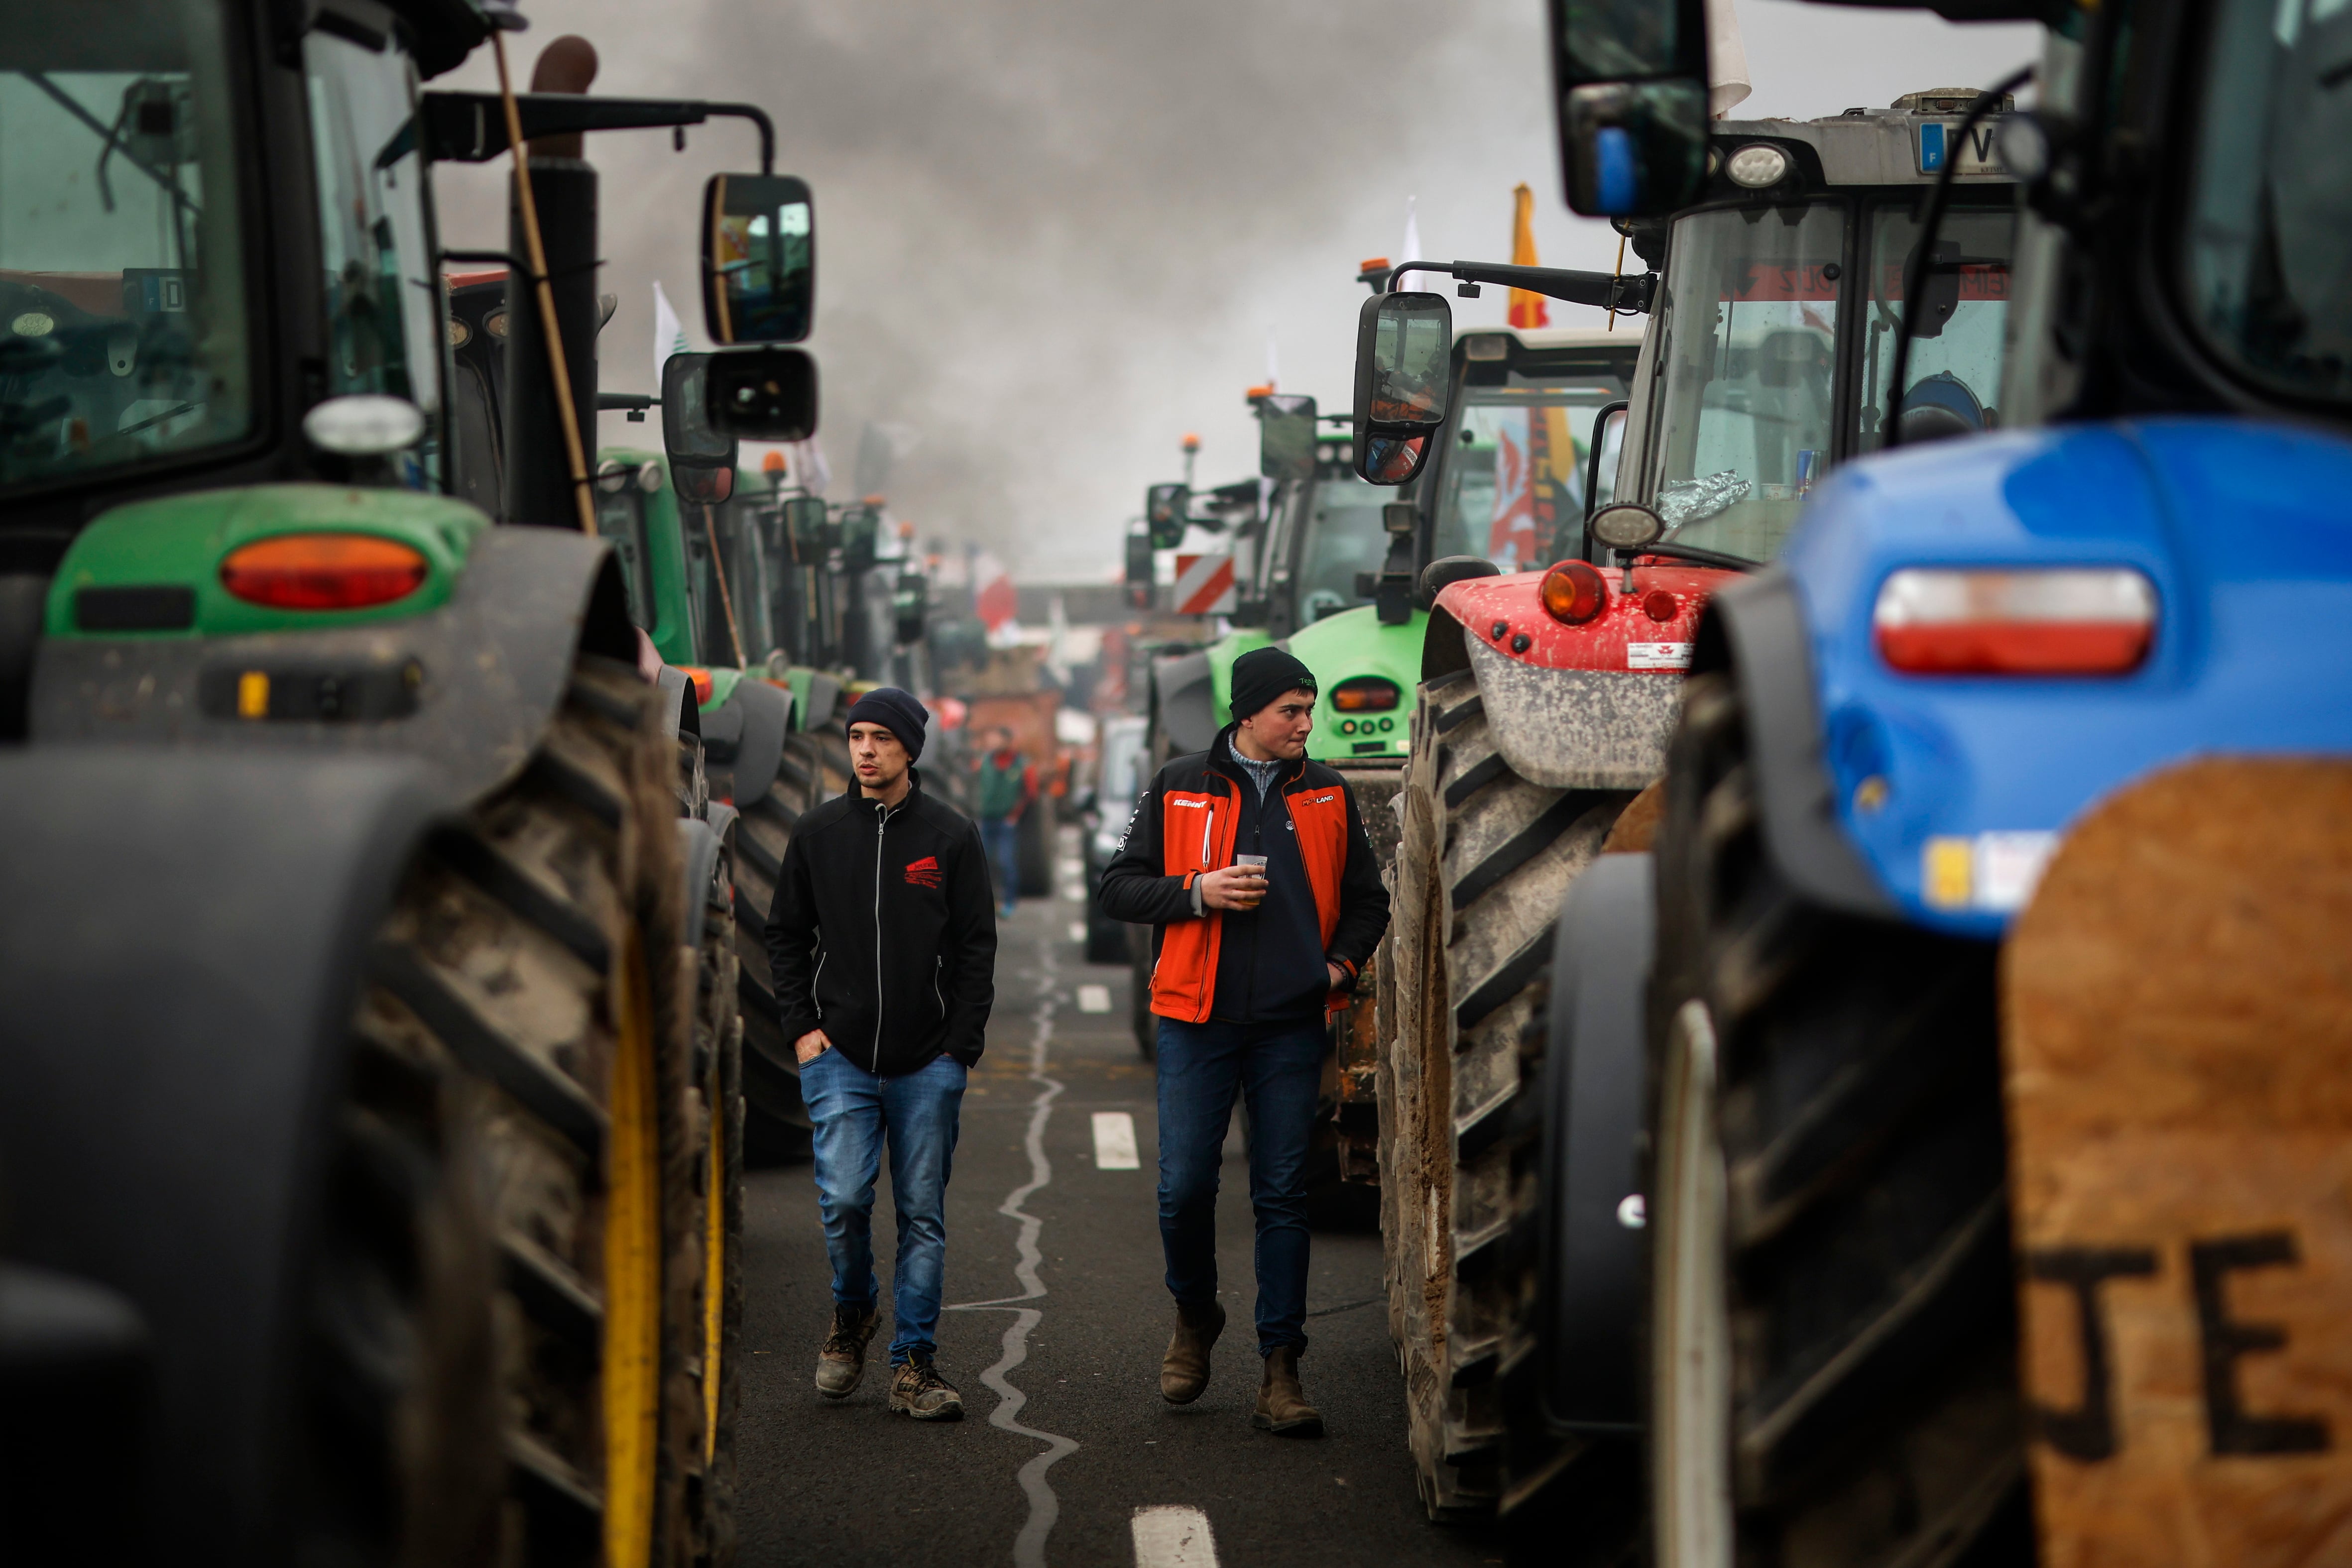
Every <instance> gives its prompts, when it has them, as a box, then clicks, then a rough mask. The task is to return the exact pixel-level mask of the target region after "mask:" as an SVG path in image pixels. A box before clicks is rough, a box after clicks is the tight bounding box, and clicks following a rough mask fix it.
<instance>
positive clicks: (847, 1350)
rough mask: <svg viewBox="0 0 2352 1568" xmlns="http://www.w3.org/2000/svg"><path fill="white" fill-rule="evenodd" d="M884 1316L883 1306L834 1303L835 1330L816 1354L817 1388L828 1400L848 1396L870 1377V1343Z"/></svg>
mask: <svg viewBox="0 0 2352 1568" xmlns="http://www.w3.org/2000/svg"><path fill="white" fill-rule="evenodd" d="M881 1315H882V1312H881V1308H880V1307H879V1306H872V1307H853V1306H851V1305H849V1303H847V1302H846V1301H835V1302H834V1303H833V1332H832V1333H829V1334H827V1335H825V1336H824V1349H823V1350H820V1351H818V1352H817V1353H816V1391H817V1392H818V1393H819V1394H822V1395H824V1396H825V1397H826V1398H827V1399H846V1398H848V1397H849V1396H851V1395H853V1394H855V1393H856V1392H857V1385H859V1384H860V1383H862V1382H864V1381H865V1379H866V1341H868V1340H870V1339H872V1338H873V1337H874V1325H875V1323H876V1322H878V1321H880V1318H881Z"/></svg>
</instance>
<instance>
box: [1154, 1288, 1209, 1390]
mask: <svg viewBox="0 0 2352 1568" xmlns="http://www.w3.org/2000/svg"><path fill="white" fill-rule="evenodd" d="M1224 1332H1225V1309H1224V1308H1223V1307H1221V1306H1219V1305H1218V1304H1217V1303H1216V1302H1214V1301H1211V1302H1209V1303H1208V1304H1207V1305H1206V1306H1201V1307H1188V1306H1185V1305H1184V1304H1183V1303H1182V1302H1181V1301H1180V1302H1178V1303H1177V1306H1176V1335H1175V1337H1174V1338H1173V1339H1171V1340H1170V1341H1169V1342H1168V1354H1166V1355H1164V1356H1162V1357H1160V1398H1162V1399H1165V1400H1166V1401H1168V1403H1169V1404H1171V1405H1190V1404H1191V1403H1192V1401H1193V1400H1195V1399H1198V1398H1199V1397H1201V1390H1202V1389H1204V1388H1206V1387H1208V1386H1209V1347H1210V1346H1211V1345H1213V1344H1214V1343H1217V1336H1218V1335H1219V1334H1221V1333H1224Z"/></svg>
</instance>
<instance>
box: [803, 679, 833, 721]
mask: <svg viewBox="0 0 2352 1568" xmlns="http://www.w3.org/2000/svg"><path fill="white" fill-rule="evenodd" d="M839 706H841V677H840V676H838V675H828V674H825V673H824V671H823V670H819V671H817V672H816V673H815V674H812V675H810V676H809V690H808V712H806V713H805V714H803V715H802V716H801V727H802V728H803V729H814V728H816V727H818V726H820V725H824V724H830V723H832V722H833V712H834V709H835V708H837V707H839Z"/></svg>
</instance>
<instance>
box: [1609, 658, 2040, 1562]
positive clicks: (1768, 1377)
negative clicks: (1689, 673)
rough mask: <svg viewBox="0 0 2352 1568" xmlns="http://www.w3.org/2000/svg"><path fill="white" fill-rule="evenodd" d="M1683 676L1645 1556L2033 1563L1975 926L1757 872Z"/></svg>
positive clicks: (1743, 738)
mask: <svg viewBox="0 0 2352 1568" xmlns="http://www.w3.org/2000/svg"><path fill="white" fill-rule="evenodd" d="M1748 754H1749V741H1748V733H1747V721H1746V719H1745V716H1744V714H1743V710H1742V705H1741V703H1740V700H1739V696H1738V690H1737V688H1736V686H1735V685H1734V684H1733V682H1732V678H1731V677H1730V676H1728V675H1727V674H1702V675H1699V676H1697V677H1696V678H1695V679H1694V680H1693V681H1692V682H1691V683H1690V685H1689V688H1688V691H1687V693H1686V694H1685V706H1684V709H1683V721H1682V726H1681V727H1680V729H1679V730H1678V731H1677V733H1676V735H1675V739H1674V743H1673V747H1672V750H1671V752H1670V758H1669V766H1668V770H1667V776H1666V787H1665V807H1664V821H1663V822H1662V823H1661V826H1660V829H1659V834H1658V841H1657V850H1656V853H1657V861H1658V898H1659V905H1658V919H1659V924H1658V949H1657V958H1656V964H1655V967H1654V970H1653V979H1652V986H1653V990H1652V995H1651V1007H1650V1019H1651V1028H1650V1049H1651V1062H1650V1082H1651V1085H1652V1090H1651V1092H1652V1093H1653V1094H1654V1097H1655V1099H1654V1112H1653V1115H1652V1122H1651V1126H1652V1144H1651V1148H1652V1151H1653V1154H1652V1158H1653V1161H1654V1165H1653V1169H1652V1173H1651V1179H1650V1180H1649V1181H1648V1182H1647V1183H1646V1184H1645V1186H1646V1190H1647V1191H1648V1193H1649V1195H1650V1196H1649V1206H1648V1212H1649V1216H1650V1227H1651V1239H1652V1251H1651V1257H1652V1299H1651V1321H1650V1334H1651V1340H1650V1343H1651V1347H1652V1354H1651V1356H1650V1363H1651V1369H1650V1377H1651V1406H1650V1407H1651V1420H1650V1431H1649V1444H1650V1463H1649V1469H1650V1472H1651V1478H1652V1488H1653V1491H1652V1497H1651V1515H1652V1520H1653V1529H1654V1532H1655V1546H1656V1552H1657V1558H1656V1560H1657V1561H1660V1562H1666V1563H1722V1564H1728V1563H1732V1562H1734V1561H1738V1562H1741V1563H1748V1562H1757V1563H1806V1564H1809V1565H1819V1568H1895V1564H1898V1563H1902V1564H1910V1563H1937V1564H1960V1563H2003V1564H2007V1563H2032V1561H2033V1543H2032V1521H2031V1518H2030V1509H2029V1504H2028V1499H2027V1491H2026V1480H2025V1468H2024V1452H2023V1435H2024V1427H2023V1421H2022V1416H2023V1412H2022V1411H2021V1409H2020V1406H2019V1399H2018V1393H2017V1380H2018V1371H2017V1333H2016V1310H2015V1302H2014V1299H2013V1297H2012V1294H2011V1262H2010V1247H2009V1234H2010V1227H2009V1207H2008V1203H2007V1198H2006V1196H2005V1172H2006V1168H2007V1166H2006V1155H2007V1151H2006V1140H2005V1134H2004V1130H2003V1125H2002V1106H2001V1092H2000V1052H1999V1040H1998V1035H1997V1031H1996V1020H1995V1009H1994V994H1995V993H1994V956H1995V949H1994V947H1993V946H1992V945H1991V944H1989V943H1980V942H1968V941H1960V940H1956V939H1952V938H1948V937H1944V936H1937V935H1935V934H1932V933H1928V932H1924V931H1920V930H1917V929H1916V928H1912V927H1906V926H1904V925H1898V924H1895V923H1892V922H1883V921H1873V920H1865V919H1860V918H1854V917H1851V916H1846V915H1840V914H1837V913H1834V912H1832V911H1830V910H1827V909H1824V908H1822V907H1821V906H1818V905H1815V904H1811V903H1809V902H1808V901H1806V900H1805V899H1804V898H1803V897H1802V896H1801V895H1800V894H1798V893H1797V892H1795V891H1794V890H1793V889H1792V888H1790V886H1789V885H1788V884H1787V883H1786V882H1784V881H1783V880H1782V879H1781V877H1780V874H1779V873H1778V872H1777V871H1776V870H1775V868H1774V866H1773V864H1772V862H1771V858H1770V856H1769V852H1768V851H1767V849H1766V846H1765V844H1764V842H1763V840H1762V828H1761V823H1760V819H1759V810H1758V805H1757V801H1756V797H1755V789H1754V782H1753V777H1752V775H1751V773H1750V771H1749V768H1748Z"/></svg>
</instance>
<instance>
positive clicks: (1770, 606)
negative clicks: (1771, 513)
mask: <svg viewBox="0 0 2352 1568" xmlns="http://www.w3.org/2000/svg"><path fill="white" fill-rule="evenodd" d="M1724 669H1728V670H1729V671H1730V672H1731V674H1732V677H1733V679H1734V680H1735V681H1737V682H1738V690H1739V697H1740V702H1741V705H1742V706H1743V707H1744V708H1745V710H1746V713H1747V716H1748V768H1750V769H1751V771H1752V772H1753V774H1754V776H1755V779H1756V800H1757V806H1758V809H1759V811H1760V812H1761V813H1762V816H1763V821H1764V835H1763V836H1764V843H1765V847H1766V849H1767V851H1768V852H1769V853H1770V855H1771V856H1772V863H1773V865H1774V866H1775V868H1776V869H1778V870H1779V872H1780V874H1781V875H1782V876H1783V877H1785V878H1787V879H1788V881H1789V883H1790V886H1792V887H1794V888H1795V889H1796V890H1797V891H1798V892H1800V893H1801V894H1804V895H1805V896H1806V897H1808V898H1810V899H1811V900H1813V901H1814V902H1815V903H1817V904H1823V905H1826V906H1827V907H1829V908H1832V909H1836V910H1840V911H1843V912H1844V913H1847V914H1851V915H1872V916H1877V917H1879V918H1894V917H1895V916H1896V915H1897V914H1898V913H1899V912H1898V910H1897V908H1896V906H1895V901H1894V899H1893V898H1891V897H1890V896H1888V894H1887V893H1886V890H1885V888H1884V887H1883V886H1881V885H1880V884H1879V881H1878V879H1877V877H1876V876H1874V875H1873V874H1872V873H1871V870H1870V868H1869V866H1868V865H1867V864H1866V863H1864V860H1863V858H1862V855H1861V853H1860V852H1858V851H1857V850H1855V848H1854V847H1853V843H1852V842H1851V841H1848V839H1847V838H1846V836H1845V833H1844V831H1843V828H1841V827H1840V825H1839V822H1838V814H1837V792H1836V790H1835V789H1832V786H1831V783H1830V772H1829V768H1827V766H1825V765H1824V763H1823V761H1822V715H1821V704H1820V703H1819V702H1818V701H1817V700H1816V699H1815V696H1814V692H1813V661H1812V656H1811V643H1810V641H1809V639H1808V637H1807V634H1806V630H1805V614H1804V607H1803V605H1802V604H1801V603H1800V602H1799V601H1798V598H1797V586H1796V583H1795V581H1794V580H1792V579H1791V578H1790V576H1789V574H1788V572H1787V571H1786V570H1783V569H1781V568H1779V567H1771V568H1768V569H1767V570H1763V571H1760V572H1759V573H1757V574H1756V575H1755V576H1754V577H1751V578H1749V579H1748V580H1745V581H1743V582H1739V583H1736V584H1734V585H1733V586H1731V587H1729V588H1727V589H1725V590H1723V591H1721V592H1720V593H1717V595H1716V596H1715V597H1714V598H1713V599H1712V600H1710V601H1708V602H1707V608H1706V612H1705V613H1704V614H1703V615H1702V616H1701V617H1700V619H1699V625H1698V633H1697V643H1696V647H1694V648H1693V649H1692V652H1691V673H1692V674H1703V673H1705V672H1706V671H1709V670H1724Z"/></svg>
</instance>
